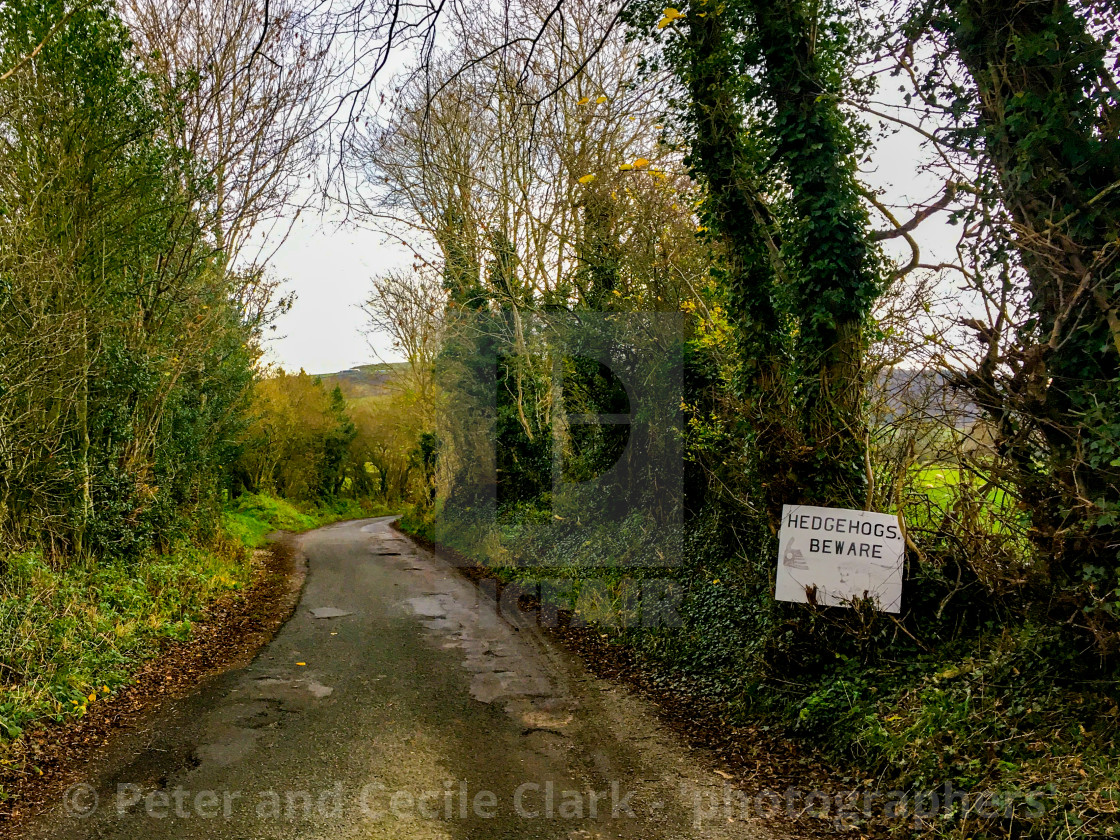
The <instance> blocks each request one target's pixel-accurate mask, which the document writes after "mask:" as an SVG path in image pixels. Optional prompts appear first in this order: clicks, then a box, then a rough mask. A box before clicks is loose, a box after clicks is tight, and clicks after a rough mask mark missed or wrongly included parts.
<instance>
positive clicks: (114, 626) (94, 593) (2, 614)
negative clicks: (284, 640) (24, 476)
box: [0, 495, 385, 800]
mask: <svg viewBox="0 0 1120 840" xmlns="http://www.w3.org/2000/svg"><path fill="white" fill-rule="evenodd" d="M384 512H385V511H384V510H382V509H381V508H380V507H377V506H375V505H372V504H369V503H364V504H363V503H358V502H354V501H350V500H346V501H341V502H334V503H324V504H319V505H316V506H314V507H309V508H305V509H302V510H301V509H300V508H298V507H296V506H295V505H293V504H292V503H290V502H288V501H285V500H282V499H277V498H274V497H270V496H266V495H251V496H242V497H241V498H239V499H237V500H236V502H235V503H233V504H231V505H230V506H229V507H228V509H227V510H226V511H225V512H224V514H223V522H222V528H221V530H220V531H219V533H218V534H216V535H215V536H214V537H213V538H212V539H211V540H210V541H208V543H207V544H206V545H204V546H199V545H190V544H186V543H184V544H182V545H180V546H177V547H175V548H174V549H173V550H171V551H169V552H166V553H163V554H157V553H154V552H152V553H149V554H147V555H144V556H141V557H138V558H133V559H123V558H111V557H110V558H101V559H100V560H97V561H93V560H70V561H64V562H57V561H55V562H52V561H50V560H48V559H47V558H45V557H44V555H43V554H42V553H41V552H38V551H21V552H15V553H11V554H8V555H6V556H4V557H2V558H0V770H2V771H11V772H17V773H18V772H20V771H21V769H22V765H24V764H26V763H27V762H26V760H25V759H24V758H23V756H24V755H25V754H26V753H27V750H26V749H24V746H25V745H21V744H20V743H19V742H20V739H21V738H25V737H26V735H25V732H26V731H28V730H30V729H38V728H40V727H42V726H52V725H59V724H64V723H67V722H68V721H74V720H77V719H80V718H83V717H85V716H86V715H87V714H88V713H90V712H91V711H92V710H93V709H94V708H95V707H97V706H98V705H99V704H102V703H104V702H106V701H107V700H108V699H109V698H111V697H113V696H114V695H116V694H118V693H119V692H120V691H121V690H122V689H124V688H125V687H126V686H128V685H130V684H131V683H132V682H133V681H134V679H135V677H136V675H137V673H138V672H139V671H140V670H141V668H143V667H144V666H145V665H146V664H147V663H150V662H151V661H152V660H153V659H155V657H157V656H159V655H161V654H162V653H163V652H165V651H166V649H167V647H168V645H173V644H175V643H182V642H187V641H191V642H192V644H193V643H194V641H195V635H196V634H195V632H194V631H195V628H196V625H197V624H198V622H200V621H202V620H205V619H207V618H210V617H211V616H209V615H208V612H209V611H210V610H211V608H212V607H213V606H214V605H215V604H218V603H219V602H226V601H229V602H237V601H238V600H239V599H242V598H243V593H244V592H245V591H246V590H248V589H249V588H250V587H251V586H252V585H253V584H254V574H255V571H257V570H256V569H255V564H254V562H253V552H252V549H255V548H259V547H260V546H262V545H264V544H265V541H266V540H265V537H266V536H267V534H269V533H270V532H272V531H276V530H287V531H297V532H298V531H306V530H309V529H312V528H316V527H319V526H321V525H325V524H328V523H330V522H337V521H340V520H343V519H348V518H358V517H365V516H376V515H379V514H381V513H384ZM257 565H259V564H257ZM27 769H28V771H29V772H31V773H37V772H41V771H40V770H39V768H37V767H36V766H34V764H30V765H28V768H27ZM6 798H7V791H6V790H5V788H4V787H3V786H2V785H0V800H3V799H6Z"/></svg>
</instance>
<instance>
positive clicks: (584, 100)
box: [576, 96, 591, 105]
mask: <svg viewBox="0 0 1120 840" xmlns="http://www.w3.org/2000/svg"><path fill="white" fill-rule="evenodd" d="M590 101H591V97H590V96H585V97H583V99H581V100H580V101H579V102H577V103H576V104H577V105H586V104H587V103H588V102H590Z"/></svg>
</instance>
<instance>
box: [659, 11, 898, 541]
mask: <svg viewBox="0 0 1120 840" xmlns="http://www.w3.org/2000/svg"><path fill="white" fill-rule="evenodd" d="M820 14H821V13H820V12H819V11H818V10H817V8H816V7H813V8H810V7H809V6H808V4H806V3H803V2H800V0H779V2H774V3H770V2H754V0H748V2H745V3H742V4H721V5H720V6H719V7H711V6H708V5H707V4H704V5H702V6H698V7H696V8H694V9H693V10H691V11H690V12H689V14H688V32H687V36H686V39H685V48H684V50H683V51H682V52H681V53H680V56H681V57H680V58H679V59H677V60H678V61H680V62H681V64H682V65H684V67H685V68H686V70H685V73H686V78H687V83H688V89H689V93H690V97H691V114H690V116H691V120H692V123H693V132H694V136H693V141H692V148H691V151H690V156H689V162H690V165H691V168H692V171H693V173H694V174H695V175H696V176H697V177H698V179H699V180H700V181H701V183H703V184H704V185H705V186H706V187H707V190H708V196H707V206H706V216H705V218H706V219H707V221H708V224H709V226H710V227H711V228H712V229H713V231H715V232H717V233H718V234H719V235H720V237H721V238H722V240H723V242H724V244H725V247H726V260H725V272H726V277H725V281H726V285H727V288H728V290H729V296H730V298H731V303H732V306H733V308H734V315H735V317H736V328H737V335H738V341H739V348H740V352H741V355H742V362H743V374H742V383H741V390H742V393H743V396H744V402H745V404H746V406H747V410H748V413H749V420H750V423H751V425H752V426H753V435H754V439H753V441H752V444H753V445H754V446H756V447H757V448H758V465H759V472H760V480H761V484H762V486H763V490H764V496H765V499H766V506H767V508H768V509H769V512H770V516H771V521H772V522H774V521H776V519H777V515H778V513H779V512H780V508H781V505H782V504H783V503H816V504H826V505H828V504H835V505H845V506H854V507H862V506H863V505H864V503H865V499H866V486H865V485H866V479H865V475H866V472H865V468H864V447H865V439H866V424H865V421H864V391H865V384H866V382H865V373H864V366H863V360H864V352H865V347H866V327H867V321H868V317H869V313H870V310H871V307H872V305H873V303H874V301H875V298H876V296H877V295H878V294H879V291H880V283H879V276H878V273H877V265H876V261H875V259H874V255H873V253H872V251H871V249H870V248H869V246H868V233H867V231H868V222H867V217H866V214H865V212H864V210H863V207H862V205H861V202H860V197H859V195H860V193H859V190H858V187H857V184H856V181H855V162H856V151H857V148H856V140H855V136H854V132H853V131H852V129H851V127H850V124H849V120H850V117H848V116H847V115H845V114H844V113H843V112H842V111H841V109H840V105H839V100H840V96H841V93H842V91H841V87H842V85H843V80H844V75H843V66H842V65H843V56H842V51H843V47H844V43H843V41H842V39H840V38H839V37H838V36H836V35H835V34H834V33H836V32H844V31H846V30H845V28H844V27H831V28H830V27H829V26H828V25H826V24H827V23H829V21H825V20H823V19H820V18H819V15H820ZM748 71H753V72H754V73H755V74H756V76H757V78H753V79H752V78H749V77H748V76H747V72H748ZM746 114H750V115H751V117H752V124H751V125H750V126H749V127H748V126H747V124H746V117H745V115H746ZM764 114H768V115H769V119H764V118H763V116H762V115H764ZM771 207H774V208H775V210H774V211H773V212H772V211H771V209H770V208H771Z"/></svg>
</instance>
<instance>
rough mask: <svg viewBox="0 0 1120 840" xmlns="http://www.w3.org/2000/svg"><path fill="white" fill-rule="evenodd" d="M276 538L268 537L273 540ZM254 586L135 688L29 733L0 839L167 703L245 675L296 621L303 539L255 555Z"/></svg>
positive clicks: (282, 536) (139, 677)
mask: <svg viewBox="0 0 1120 840" xmlns="http://www.w3.org/2000/svg"><path fill="white" fill-rule="evenodd" d="M270 536H271V535H270ZM251 562H252V563H253V566H254V568H253V580H252V583H251V584H250V585H249V587H248V588H247V589H245V590H242V591H241V592H237V593H232V594H230V595H227V596H225V597H223V598H220V599H219V600H217V601H215V602H214V603H213V604H211V605H210V606H209V607H208V608H207V610H206V613H205V615H204V616H203V618H202V619H201V620H199V621H197V622H195V624H194V627H193V629H192V633H191V637H190V639H188V640H186V641H182V642H176V641H171V640H167V642H166V643H165V644H164V646H163V647H162V649H161V650H160V652H159V654H158V655H157V656H155V657H153V658H152V659H149V660H148V661H147V662H145V663H144V664H143V665H142V666H141V667H140V668H139V670H138V671H137V672H136V674H135V675H134V678H133V681H132V682H131V683H130V684H129V685H128V686H126V687H124V688H122V689H121V690H120V691H118V692H117V693H116V694H114V695H113V696H112V697H110V698H108V699H106V700H105V701H104V702H103V703H99V704H97V705H95V706H91V707H90V709H89V711H88V712H87V714H86V715H84V716H83V717H81V718H77V719H69V720H66V721H64V722H61V723H53V722H50V723H47V724H45V725H42V726H39V727H37V728H35V729H33V730H31V731H30V732H28V733H27V734H26V735H25V736H23V737H24V738H26V739H27V741H26V750H25V755H26V760H25V762H23V764H22V766H20V767H15V766H8V767H0V785H2V786H3V790H5V791H6V792H7V794H8V796H7V798H6V799H4V800H3V801H0V838H8V837H14V836H16V835H15V833H16V832H17V831H18V830H19V829H20V828H21V827H22V826H23V825H24V824H25V823H26V822H27V821H28V820H30V819H32V818H34V817H35V816H37V815H38V814H40V813H41V812H42V811H43V810H44V808H45V807H48V806H49V805H50V804H51V803H53V802H55V801H56V800H57V799H58V797H59V796H60V795H61V793H62V792H63V791H64V790H65V789H66V787H67V785H68V784H71V783H73V782H74V781H75V780H76V779H77V778H78V777H79V775H80V771H81V770H82V768H83V767H84V766H85V765H86V764H87V763H88V762H89V761H90V760H91V759H93V758H94V757H95V756H96V754H97V753H98V752H99V751H100V750H101V749H102V748H103V747H104V746H105V744H107V743H108V741H109V740H110V739H111V738H112V737H114V736H115V735H117V734H119V733H120V732H122V731H124V730H127V729H131V728H134V727H135V726H136V725H137V724H138V723H140V722H141V721H143V720H144V719H146V718H147V717H148V715H150V714H151V713H152V712H153V711H155V710H156V709H157V708H158V707H159V706H160V705H161V704H163V703H164V702H166V701H168V700H173V699H176V698H179V697H183V696H185V695H187V694H189V693H191V692H192V691H194V690H195V689H196V688H197V687H198V686H199V685H200V684H201V683H202V682H203V681H205V680H206V679H208V678H209V677H212V676H214V675H216V674H220V673H223V672H225V671H230V670H233V669H235V668H239V667H244V666H245V665H247V664H248V663H249V662H251V661H252V660H253V658H254V657H255V656H256V654H257V653H258V652H259V651H260V650H261V648H263V647H264V646H265V645H266V644H267V643H268V642H269V641H271V640H272V638H273V637H274V636H275V635H276V633H277V632H278V631H279V630H280V628H281V627H282V626H283V625H284V624H285V623H286V622H287V621H288V619H289V618H291V616H292V614H293V613H294V612H295V608H296V606H297V604H298V603H299V599H300V595H301V594H302V592H303V586H304V583H305V582H306V580H307V558H306V556H305V555H304V554H303V553H302V551H300V549H299V546H298V535H296V534H292V533H289V532H276V535H275V539H273V540H272V542H271V543H270V544H269V545H268V546H266V547H264V548H258V549H255V550H253V556H252V561H251Z"/></svg>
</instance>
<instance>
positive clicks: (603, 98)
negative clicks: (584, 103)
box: [595, 96, 607, 105]
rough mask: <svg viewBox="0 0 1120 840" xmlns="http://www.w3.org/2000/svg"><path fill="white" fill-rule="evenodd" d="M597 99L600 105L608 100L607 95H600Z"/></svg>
mask: <svg viewBox="0 0 1120 840" xmlns="http://www.w3.org/2000/svg"><path fill="white" fill-rule="evenodd" d="M595 101H596V102H597V103H598V104H599V105H602V104H603V103H604V102H606V101H607V97H605V96H600V97H599V98H598V99H596V100H595Z"/></svg>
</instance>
